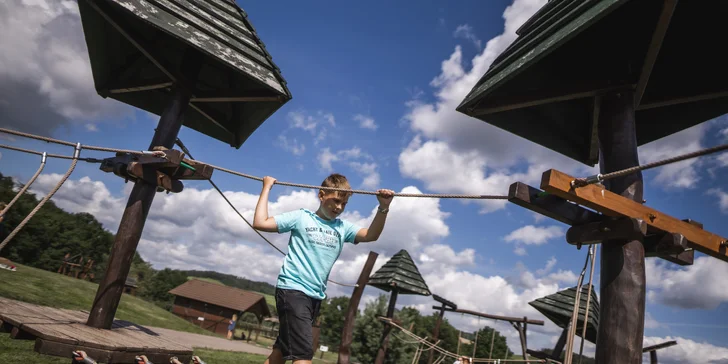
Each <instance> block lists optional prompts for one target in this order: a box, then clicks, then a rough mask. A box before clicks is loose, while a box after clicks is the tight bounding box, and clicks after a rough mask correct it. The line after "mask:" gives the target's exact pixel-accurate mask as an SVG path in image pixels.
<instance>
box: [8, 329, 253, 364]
mask: <svg viewBox="0 0 728 364" xmlns="http://www.w3.org/2000/svg"><path fill="white" fill-rule="evenodd" d="M34 345H35V341H34V340H13V339H11V338H10V335H9V334H0V362H2V363H19V364H20V363H23V364H31V363H32V364H68V363H70V362H71V358H70V356H69V357H68V358H62V357H57V356H49V355H41V354H38V353H36V352H35V351H34V350H33V346H34ZM194 351H195V355H197V356H199V357H200V358H202V360H204V361H205V362H207V363H211V364H213V363H214V364H260V363H263V362H265V356H263V355H257V354H247V353H236V352H229V351H220V350H209V349H198V348H194Z"/></svg>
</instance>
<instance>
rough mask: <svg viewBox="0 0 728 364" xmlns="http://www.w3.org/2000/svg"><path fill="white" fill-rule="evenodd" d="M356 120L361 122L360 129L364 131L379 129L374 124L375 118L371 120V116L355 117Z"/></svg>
mask: <svg viewBox="0 0 728 364" xmlns="http://www.w3.org/2000/svg"><path fill="white" fill-rule="evenodd" d="M354 120H356V121H358V122H359V127H360V128H362V129H369V130H377V128H378V127H379V126H378V125H377V124H376V123H375V122H374V119H373V118H371V117H369V116H364V115H362V114H356V115H354Z"/></svg>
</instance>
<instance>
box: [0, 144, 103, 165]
mask: <svg viewBox="0 0 728 364" xmlns="http://www.w3.org/2000/svg"><path fill="white" fill-rule="evenodd" d="M74 146H75V145H74ZM0 148H3V149H10V150H15V151H18V152H23V153H28V154H35V155H40V156H42V155H44V154H45V156H46V157H47V158H58V159H73V157H72V156H68V155H60V154H49V153H46V152H39V151H37V150H32V149H25V148H19V147H13V146H11V145H6V144H0ZM83 148H84V149H86V146H84V147H83ZM77 159H78V160H80V161H84V162H89V163H101V159H96V158H77Z"/></svg>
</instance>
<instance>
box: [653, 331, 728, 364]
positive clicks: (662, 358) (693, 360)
mask: <svg viewBox="0 0 728 364" xmlns="http://www.w3.org/2000/svg"><path fill="white" fill-rule="evenodd" d="M672 340H675V341H677V345H674V346H671V347H669V348H665V349H660V350H658V351H657V359H658V360H659V362H660V363H665V364H728V348H725V347H721V346H715V345H711V344H708V343H706V342H697V341H693V340H690V339H686V338H682V337H672V336H667V337H650V336H647V337H645V338H644V340H643V346H651V345H657V344H661V343H663V342H666V341H672ZM642 358H643V359H642V360H643V362H645V363H647V362H649V361H650V354H649V353H646V354H644V355H643V357H642Z"/></svg>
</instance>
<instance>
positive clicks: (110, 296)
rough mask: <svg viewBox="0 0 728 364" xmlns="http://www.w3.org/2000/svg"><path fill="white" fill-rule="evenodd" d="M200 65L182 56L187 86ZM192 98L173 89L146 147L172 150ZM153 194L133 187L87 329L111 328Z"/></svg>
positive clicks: (196, 58)
mask: <svg viewBox="0 0 728 364" xmlns="http://www.w3.org/2000/svg"><path fill="white" fill-rule="evenodd" d="M200 65H201V54H200V53H199V52H197V51H195V50H191V49H190V50H189V51H188V52H186V53H185V56H184V59H183V62H182V70H181V73H182V74H183V75H184V76H185V79H186V80H187V81H188V82H189V83H188V84H192V81H194V80H195V79H196V78H197V75H198V73H199V70H200ZM191 96H192V90H190V89H188V88H187V87H185V85H181V84H176V85H175V86H174V88H173V90H172V99H171V102H170V103H169V106H167V108H166V109H165V110H164V112H163V113H162V116H161V117H160V119H159V124H158V125H157V129H156V131H155V132H154V137H153V138H152V142H151V144H150V145H149V149H150V150H151V149H152V148H153V147H155V146H163V147H165V148H168V149H171V148H173V147H174V142H175V140H177V134H178V133H179V130H180V128H181V127H182V123H183V114H184V112H185V111H186V110H187V106H188V105H189V102H190V98H191ZM156 193H157V187H156V186H152V185H150V184H147V183H145V182H143V181H141V180H137V181H136V182H135V183H134V188H133V189H132V191H131V194H130V195H129V200H128V202H127V204H126V208H125V209H124V214H123V215H122V217H121V223H119V229H118V230H117V232H116V238H115V239H114V245H113V246H112V248H111V254H110V255H109V261H108V265H107V267H106V272H104V276H103V278H102V279H101V282H100V283H99V288H98V290H97V291H96V298H94V302H93V306H92V307H91V312H90V314H89V317H88V321H87V322H86V325H88V326H91V327H96V328H102V329H110V328H111V324H112V323H113V322H114V315H115V314H116V309H117V307H118V306H119V300H120V299H121V294H122V293H123V291H124V282H126V277H127V275H128V274H129V269H130V268H131V261H132V258H133V257H134V253H135V252H136V248H137V245H138V244H139V239H140V238H141V235H142V230H143V229H144V223H145V222H146V220H147V215H148V214H149V208H150V207H151V205H152V201H153V200H154V195H155V194H156Z"/></svg>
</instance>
